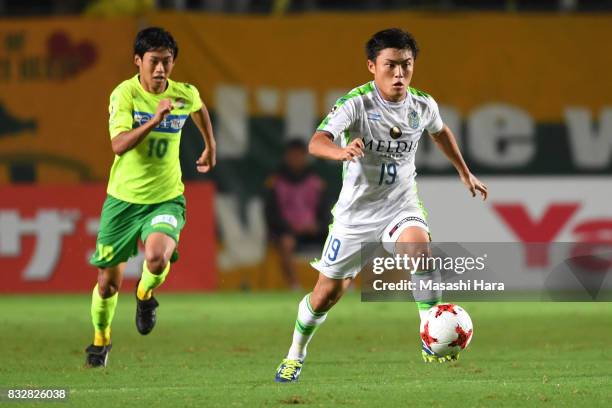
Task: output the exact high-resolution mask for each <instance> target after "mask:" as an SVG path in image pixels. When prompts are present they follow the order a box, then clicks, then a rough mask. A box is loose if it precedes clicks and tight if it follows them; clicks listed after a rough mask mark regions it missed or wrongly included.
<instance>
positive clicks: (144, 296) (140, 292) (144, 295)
mask: <svg viewBox="0 0 612 408" xmlns="http://www.w3.org/2000/svg"><path fill="white" fill-rule="evenodd" d="M136 296H138V299H140V300H149V299H151V296H153V290H151V289H149V290H147V289H145V288H143V287H142V280H141V281H140V282H138V289H137V290H136Z"/></svg>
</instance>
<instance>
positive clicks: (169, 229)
mask: <svg viewBox="0 0 612 408" xmlns="http://www.w3.org/2000/svg"><path fill="white" fill-rule="evenodd" d="M184 225H185V199H184V198H183V196H180V197H177V198H175V199H172V200H169V201H167V202H164V203H161V204H157V205H154V206H150V208H149V209H148V210H147V214H146V216H145V217H144V219H143V227H142V234H141V239H142V241H143V242H144V245H145V260H144V262H143V265H142V275H141V277H140V280H139V281H138V284H137V286H136V328H137V329H138V332H139V333H140V334H143V335H145V334H148V333H150V332H151V330H153V328H154V327H155V323H156V317H157V313H156V309H157V307H158V306H159V303H158V302H157V299H155V297H154V296H153V291H154V290H155V289H156V288H158V287H159V286H161V284H162V283H164V281H165V280H166V277H167V276H168V273H169V272H170V264H171V263H172V262H175V261H176V260H177V259H178V253H177V246H178V242H179V235H180V232H181V230H182V228H183V226H184Z"/></svg>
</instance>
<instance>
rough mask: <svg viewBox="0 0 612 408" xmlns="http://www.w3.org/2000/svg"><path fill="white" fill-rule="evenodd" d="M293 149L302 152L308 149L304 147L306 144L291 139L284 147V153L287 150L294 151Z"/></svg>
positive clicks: (299, 140)
mask: <svg viewBox="0 0 612 408" xmlns="http://www.w3.org/2000/svg"><path fill="white" fill-rule="evenodd" d="M294 149H299V150H303V151H307V150H308V148H307V147H306V142H304V141H303V140H302V139H298V138H292V139H290V140H289V141H288V142H287V144H286V145H285V151H286V152H287V151H289V150H294Z"/></svg>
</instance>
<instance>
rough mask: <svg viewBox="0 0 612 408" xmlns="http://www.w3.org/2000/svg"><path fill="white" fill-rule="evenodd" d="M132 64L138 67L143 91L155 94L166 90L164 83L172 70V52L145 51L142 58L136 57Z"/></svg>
mask: <svg viewBox="0 0 612 408" xmlns="http://www.w3.org/2000/svg"><path fill="white" fill-rule="evenodd" d="M134 63H135V64H136V65H138V70H139V72H140V82H141V83H142V84H143V86H144V87H145V89H147V90H148V91H151V92H155V93H159V92H163V91H164V90H165V89H166V82H167V81H168V78H169V77H170V73H171V72H172V68H174V57H173V55H172V51H170V50H169V49H167V48H164V49H157V50H153V51H147V52H145V54H144V55H143V56H142V58H140V56H138V55H136V56H135V57H134Z"/></svg>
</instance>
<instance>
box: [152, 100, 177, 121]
mask: <svg viewBox="0 0 612 408" xmlns="http://www.w3.org/2000/svg"><path fill="white" fill-rule="evenodd" d="M173 108H174V105H172V100H171V99H162V100H161V101H159V103H158V104H157V109H156V110H155V121H156V122H157V123H159V122H161V121H163V120H164V119H166V116H168V115H169V114H170V111H172V109H173Z"/></svg>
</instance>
